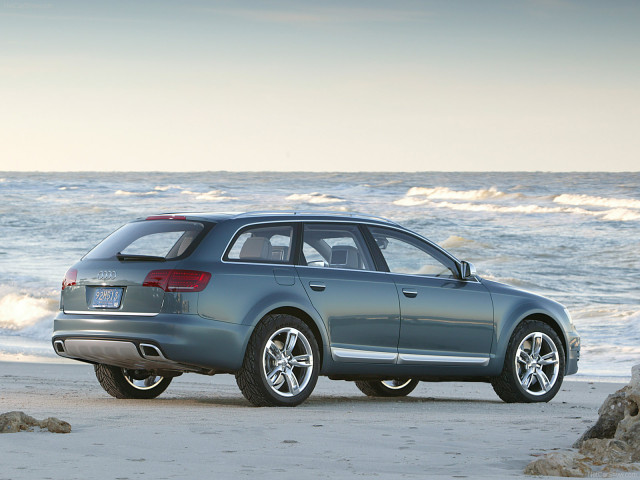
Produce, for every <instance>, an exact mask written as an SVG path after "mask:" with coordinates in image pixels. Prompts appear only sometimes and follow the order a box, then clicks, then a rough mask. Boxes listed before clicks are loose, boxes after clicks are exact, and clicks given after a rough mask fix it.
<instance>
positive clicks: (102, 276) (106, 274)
mask: <svg viewBox="0 0 640 480" xmlns="http://www.w3.org/2000/svg"><path fill="white" fill-rule="evenodd" d="M117 276H118V275H117V274H116V271H115V270H101V271H99V272H98V280H115V278H116V277H117Z"/></svg>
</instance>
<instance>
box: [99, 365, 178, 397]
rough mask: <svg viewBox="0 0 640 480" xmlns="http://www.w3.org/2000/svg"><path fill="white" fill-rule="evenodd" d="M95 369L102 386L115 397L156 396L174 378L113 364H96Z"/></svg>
mask: <svg viewBox="0 0 640 480" xmlns="http://www.w3.org/2000/svg"><path fill="white" fill-rule="evenodd" d="M94 370H95V372H96V378H97V379H98V382H100V385H102V388H104V390H105V391H106V392H107V393H108V394H109V395H111V396H112V397H115V398H130V399H131V398H133V399H149V398H156V397H157V396H158V395H160V394H161V393H162V392H164V391H165V390H166V389H167V387H168V386H169V384H170V383H171V380H172V379H171V378H165V377H160V376H158V375H154V374H153V373H152V372H149V371H147V370H129V369H126V368H120V367H113V366H111V365H102V364H98V365H94Z"/></svg>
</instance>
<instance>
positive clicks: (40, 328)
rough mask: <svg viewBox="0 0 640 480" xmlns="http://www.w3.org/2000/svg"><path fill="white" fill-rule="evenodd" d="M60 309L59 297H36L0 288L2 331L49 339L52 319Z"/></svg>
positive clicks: (0, 323)
mask: <svg viewBox="0 0 640 480" xmlns="http://www.w3.org/2000/svg"><path fill="white" fill-rule="evenodd" d="M57 310H58V298H57V297H54V296H53V295H52V296H50V297H34V296H32V295H28V294H25V293H23V292H20V291H17V290H14V289H11V288H8V287H2V288H0V332H1V333H4V334H17V333H18V332H19V333H20V334H21V335H25V336H27V337H29V338H36V339H39V340H49V339H50V338H51V330H52V327H53V325H52V319H53V317H54V316H55V314H56V311H57Z"/></svg>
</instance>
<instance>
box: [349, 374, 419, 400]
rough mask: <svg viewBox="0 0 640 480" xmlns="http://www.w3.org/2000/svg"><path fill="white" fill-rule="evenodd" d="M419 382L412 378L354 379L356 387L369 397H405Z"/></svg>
mask: <svg viewBox="0 0 640 480" xmlns="http://www.w3.org/2000/svg"><path fill="white" fill-rule="evenodd" d="M418 383H420V381H419V380H416V379H414V378H409V379H406V378H403V379H398V378H394V379H392V380H373V381H369V380H367V381H360V380H359V381H356V382H355V384H356V387H358V388H359V389H360V391H361V392H362V393H364V394H365V395H367V396H369V397H405V396H407V395H409V394H410V393H411V392H413V391H414V390H415V388H416V387H417V386H418Z"/></svg>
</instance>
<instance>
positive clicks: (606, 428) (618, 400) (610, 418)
mask: <svg viewBox="0 0 640 480" xmlns="http://www.w3.org/2000/svg"><path fill="white" fill-rule="evenodd" d="M628 391H629V386H626V387H624V388H622V389H620V390H618V391H617V392H615V393H612V394H611V395H609V396H608V397H607V399H606V400H605V401H604V403H603V404H602V406H601V407H600V409H599V410H598V415H599V417H598V421H597V422H596V424H595V425H594V426H593V427H591V428H590V429H589V430H587V431H586V432H584V433H583V434H582V436H581V437H580V438H579V439H578V440H577V441H576V443H574V444H573V448H580V447H581V446H582V444H583V443H584V442H585V440H589V439H590V438H613V436H614V435H615V434H616V429H617V428H618V424H619V423H620V421H621V420H622V419H623V418H624V410H625V408H626V406H627V398H626V397H627V392H628Z"/></svg>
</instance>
